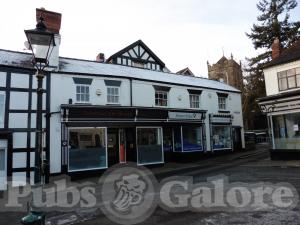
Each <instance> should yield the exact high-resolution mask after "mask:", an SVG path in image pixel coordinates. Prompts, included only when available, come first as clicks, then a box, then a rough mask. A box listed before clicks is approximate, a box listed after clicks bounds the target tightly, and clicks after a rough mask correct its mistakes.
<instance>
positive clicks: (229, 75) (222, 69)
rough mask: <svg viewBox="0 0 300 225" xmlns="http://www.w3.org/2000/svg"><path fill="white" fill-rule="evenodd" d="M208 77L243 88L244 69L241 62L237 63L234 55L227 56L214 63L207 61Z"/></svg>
mask: <svg viewBox="0 0 300 225" xmlns="http://www.w3.org/2000/svg"><path fill="white" fill-rule="evenodd" d="M207 69H208V78H209V79H211V80H217V81H220V82H224V83H226V84H229V85H231V86H233V87H235V88H237V89H239V90H241V91H242V90H243V87H244V86H243V71H242V65H241V63H237V62H236V61H235V60H234V59H233V56H232V55H231V57H230V59H227V58H226V57H225V56H222V58H221V59H220V60H219V61H218V62H217V63H216V64H213V65H210V64H209V62H207Z"/></svg>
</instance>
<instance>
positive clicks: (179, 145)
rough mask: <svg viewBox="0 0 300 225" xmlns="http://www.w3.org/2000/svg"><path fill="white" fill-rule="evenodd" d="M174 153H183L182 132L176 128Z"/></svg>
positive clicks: (179, 128)
mask: <svg viewBox="0 0 300 225" xmlns="http://www.w3.org/2000/svg"><path fill="white" fill-rule="evenodd" d="M173 130H174V151H175V152H181V151H182V132H181V127H175V128H174V129H173Z"/></svg>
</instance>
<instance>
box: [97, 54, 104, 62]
mask: <svg viewBox="0 0 300 225" xmlns="http://www.w3.org/2000/svg"><path fill="white" fill-rule="evenodd" d="M96 61H97V62H104V61H105V55H104V53H99V54H98V55H97V57H96Z"/></svg>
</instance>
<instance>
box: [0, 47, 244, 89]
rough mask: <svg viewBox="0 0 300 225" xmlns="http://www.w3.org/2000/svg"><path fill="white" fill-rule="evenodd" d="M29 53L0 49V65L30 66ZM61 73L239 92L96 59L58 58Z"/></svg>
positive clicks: (206, 81) (215, 83) (214, 83)
mask: <svg viewBox="0 0 300 225" xmlns="http://www.w3.org/2000/svg"><path fill="white" fill-rule="evenodd" d="M31 58H32V57H31V54H28V53H21V52H13V51H8V50H0V65H6V66H16V67H21V68H32V65H31V63H30V61H31ZM59 64H60V68H59V71H58V72H61V73H74V74H76V73H81V74H87V75H88V74H93V75H99V76H101V75H106V76H121V77H128V78H133V79H134V78H136V79H143V80H149V81H152V82H165V83H171V84H176V85H186V86H193V87H199V88H210V89H215V90H221V91H230V92H240V91H239V90H238V89H236V88H234V87H232V86H230V85H227V84H225V83H221V82H219V81H214V80H209V79H206V78H201V77H192V76H184V75H179V74H174V73H167V72H159V71H153V70H147V69H139V68H134V67H129V66H122V65H115V64H108V63H99V62H96V61H88V60H80V59H71V58H63V57H60V59H59Z"/></svg>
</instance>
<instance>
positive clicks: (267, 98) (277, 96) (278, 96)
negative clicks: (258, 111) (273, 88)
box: [257, 89, 300, 102]
mask: <svg viewBox="0 0 300 225" xmlns="http://www.w3.org/2000/svg"><path fill="white" fill-rule="evenodd" d="M299 95H300V90H299V89H296V90H294V91H288V92H282V93H278V94H275V95H269V96H265V97H262V98H258V99H257V101H258V102H265V101H271V100H278V99H281V98H288V97H293V96H299Z"/></svg>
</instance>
